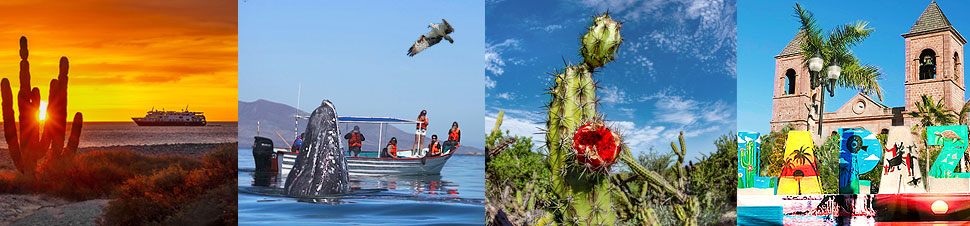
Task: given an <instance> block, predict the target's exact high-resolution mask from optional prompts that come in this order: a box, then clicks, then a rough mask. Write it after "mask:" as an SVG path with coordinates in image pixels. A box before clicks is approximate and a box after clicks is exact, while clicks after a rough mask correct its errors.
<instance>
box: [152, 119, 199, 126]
mask: <svg viewBox="0 0 970 226" xmlns="http://www.w3.org/2000/svg"><path fill="white" fill-rule="evenodd" d="M135 124H138V126H205V122H204V121H203V122H148V121H137V120H135Z"/></svg>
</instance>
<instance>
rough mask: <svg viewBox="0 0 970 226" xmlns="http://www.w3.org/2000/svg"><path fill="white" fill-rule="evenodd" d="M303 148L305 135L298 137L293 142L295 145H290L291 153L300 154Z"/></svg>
mask: <svg viewBox="0 0 970 226" xmlns="http://www.w3.org/2000/svg"><path fill="white" fill-rule="evenodd" d="M302 147H303V134H302V133H301V134H300V136H298V137H296V139H294V140H293V145H290V148H291V149H290V151H292V152H299V151H300V148H302Z"/></svg>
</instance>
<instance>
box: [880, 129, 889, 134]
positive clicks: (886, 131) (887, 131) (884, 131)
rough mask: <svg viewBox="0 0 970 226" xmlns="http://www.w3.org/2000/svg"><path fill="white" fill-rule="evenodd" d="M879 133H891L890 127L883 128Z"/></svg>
mask: <svg viewBox="0 0 970 226" xmlns="http://www.w3.org/2000/svg"><path fill="white" fill-rule="evenodd" d="M879 134H886V135H889V129H882V130H880V131H879Z"/></svg>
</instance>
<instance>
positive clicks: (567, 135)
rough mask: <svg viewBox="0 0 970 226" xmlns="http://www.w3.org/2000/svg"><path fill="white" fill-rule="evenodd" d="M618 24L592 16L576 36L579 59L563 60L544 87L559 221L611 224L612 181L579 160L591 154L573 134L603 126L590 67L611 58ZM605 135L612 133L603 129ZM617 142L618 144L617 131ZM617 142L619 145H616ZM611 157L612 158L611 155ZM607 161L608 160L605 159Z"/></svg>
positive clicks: (617, 42)
mask: <svg viewBox="0 0 970 226" xmlns="http://www.w3.org/2000/svg"><path fill="white" fill-rule="evenodd" d="M619 31H620V25H619V23H617V22H616V21H613V20H612V19H610V16H609V14H608V13H606V14H602V15H599V16H596V17H594V18H593V24H592V25H591V26H590V28H589V33H587V34H586V35H585V36H583V38H582V40H581V44H582V46H583V47H582V48H581V50H580V52H581V54H582V55H583V57H584V61H583V63H581V64H578V65H566V66H565V68H564V69H563V70H562V71H561V72H559V73H555V74H553V75H554V76H555V79H554V84H553V86H552V87H551V88H549V89H548V94H549V95H550V96H551V97H552V100H551V101H550V102H549V103H547V105H546V108H547V114H548V118H549V119H548V121H546V147H547V148H548V149H549V157H548V163H549V166H550V169H551V171H552V173H553V176H552V178H551V179H552V191H553V192H555V193H556V195H557V196H558V199H559V200H557V201H556V204H555V207H554V208H555V211H554V212H555V215H556V216H557V218H559V220H558V221H560V222H564V223H572V224H580V225H614V224H615V221H616V217H617V216H616V211H615V210H614V207H613V201H612V195H611V191H610V188H611V184H610V181H609V178H608V177H607V176H606V173H607V172H608V171H609V167H608V165H609V164H606V165H605V166H606V167H601V166H599V165H590V164H589V163H590V161H579V160H580V159H583V158H588V157H586V156H587V155H589V154H591V153H590V152H588V151H586V150H583V152H581V153H577V150H576V149H575V148H574V147H573V146H574V145H576V147H582V145H577V144H579V143H581V142H582V141H577V144H574V142H573V138H574V137H575V136H576V135H578V134H576V132H577V130H578V129H579V128H580V125H599V126H601V125H603V119H602V118H601V117H600V116H599V114H598V113H597V111H596V105H597V99H596V82H594V80H593V72H594V71H595V69H596V68H598V67H602V66H603V65H605V64H606V63H609V62H610V61H612V60H613V55H614V54H615V53H616V49H618V46H619V45H620V43H621V41H622V39H621V38H620V33H619ZM606 132H607V133H609V134H615V133H613V132H612V131H610V130H608V129H607V130H606ZM615 139H616V144H620V145H622V144H621V143H620V142H619V137H618V136H616V137H615ZM618 146H619V145H618ZM613 161H615V159H614V160H613ZM610 164H611V163H610Z"/></svg>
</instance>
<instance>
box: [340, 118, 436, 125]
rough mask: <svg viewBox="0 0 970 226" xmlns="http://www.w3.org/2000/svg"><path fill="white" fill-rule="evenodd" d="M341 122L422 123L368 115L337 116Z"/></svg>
mask: <svg viewBox="0 0 970 226" xmlns="http://www.w3.org/2000/svg"><path fill="white" fill-rule="evenodd" d="M337 122H340V123H375V124H414V123H420V122H418V121H414V120H407V119H400V118H392V117H366V116H340V117H337Z"/></svg>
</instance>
